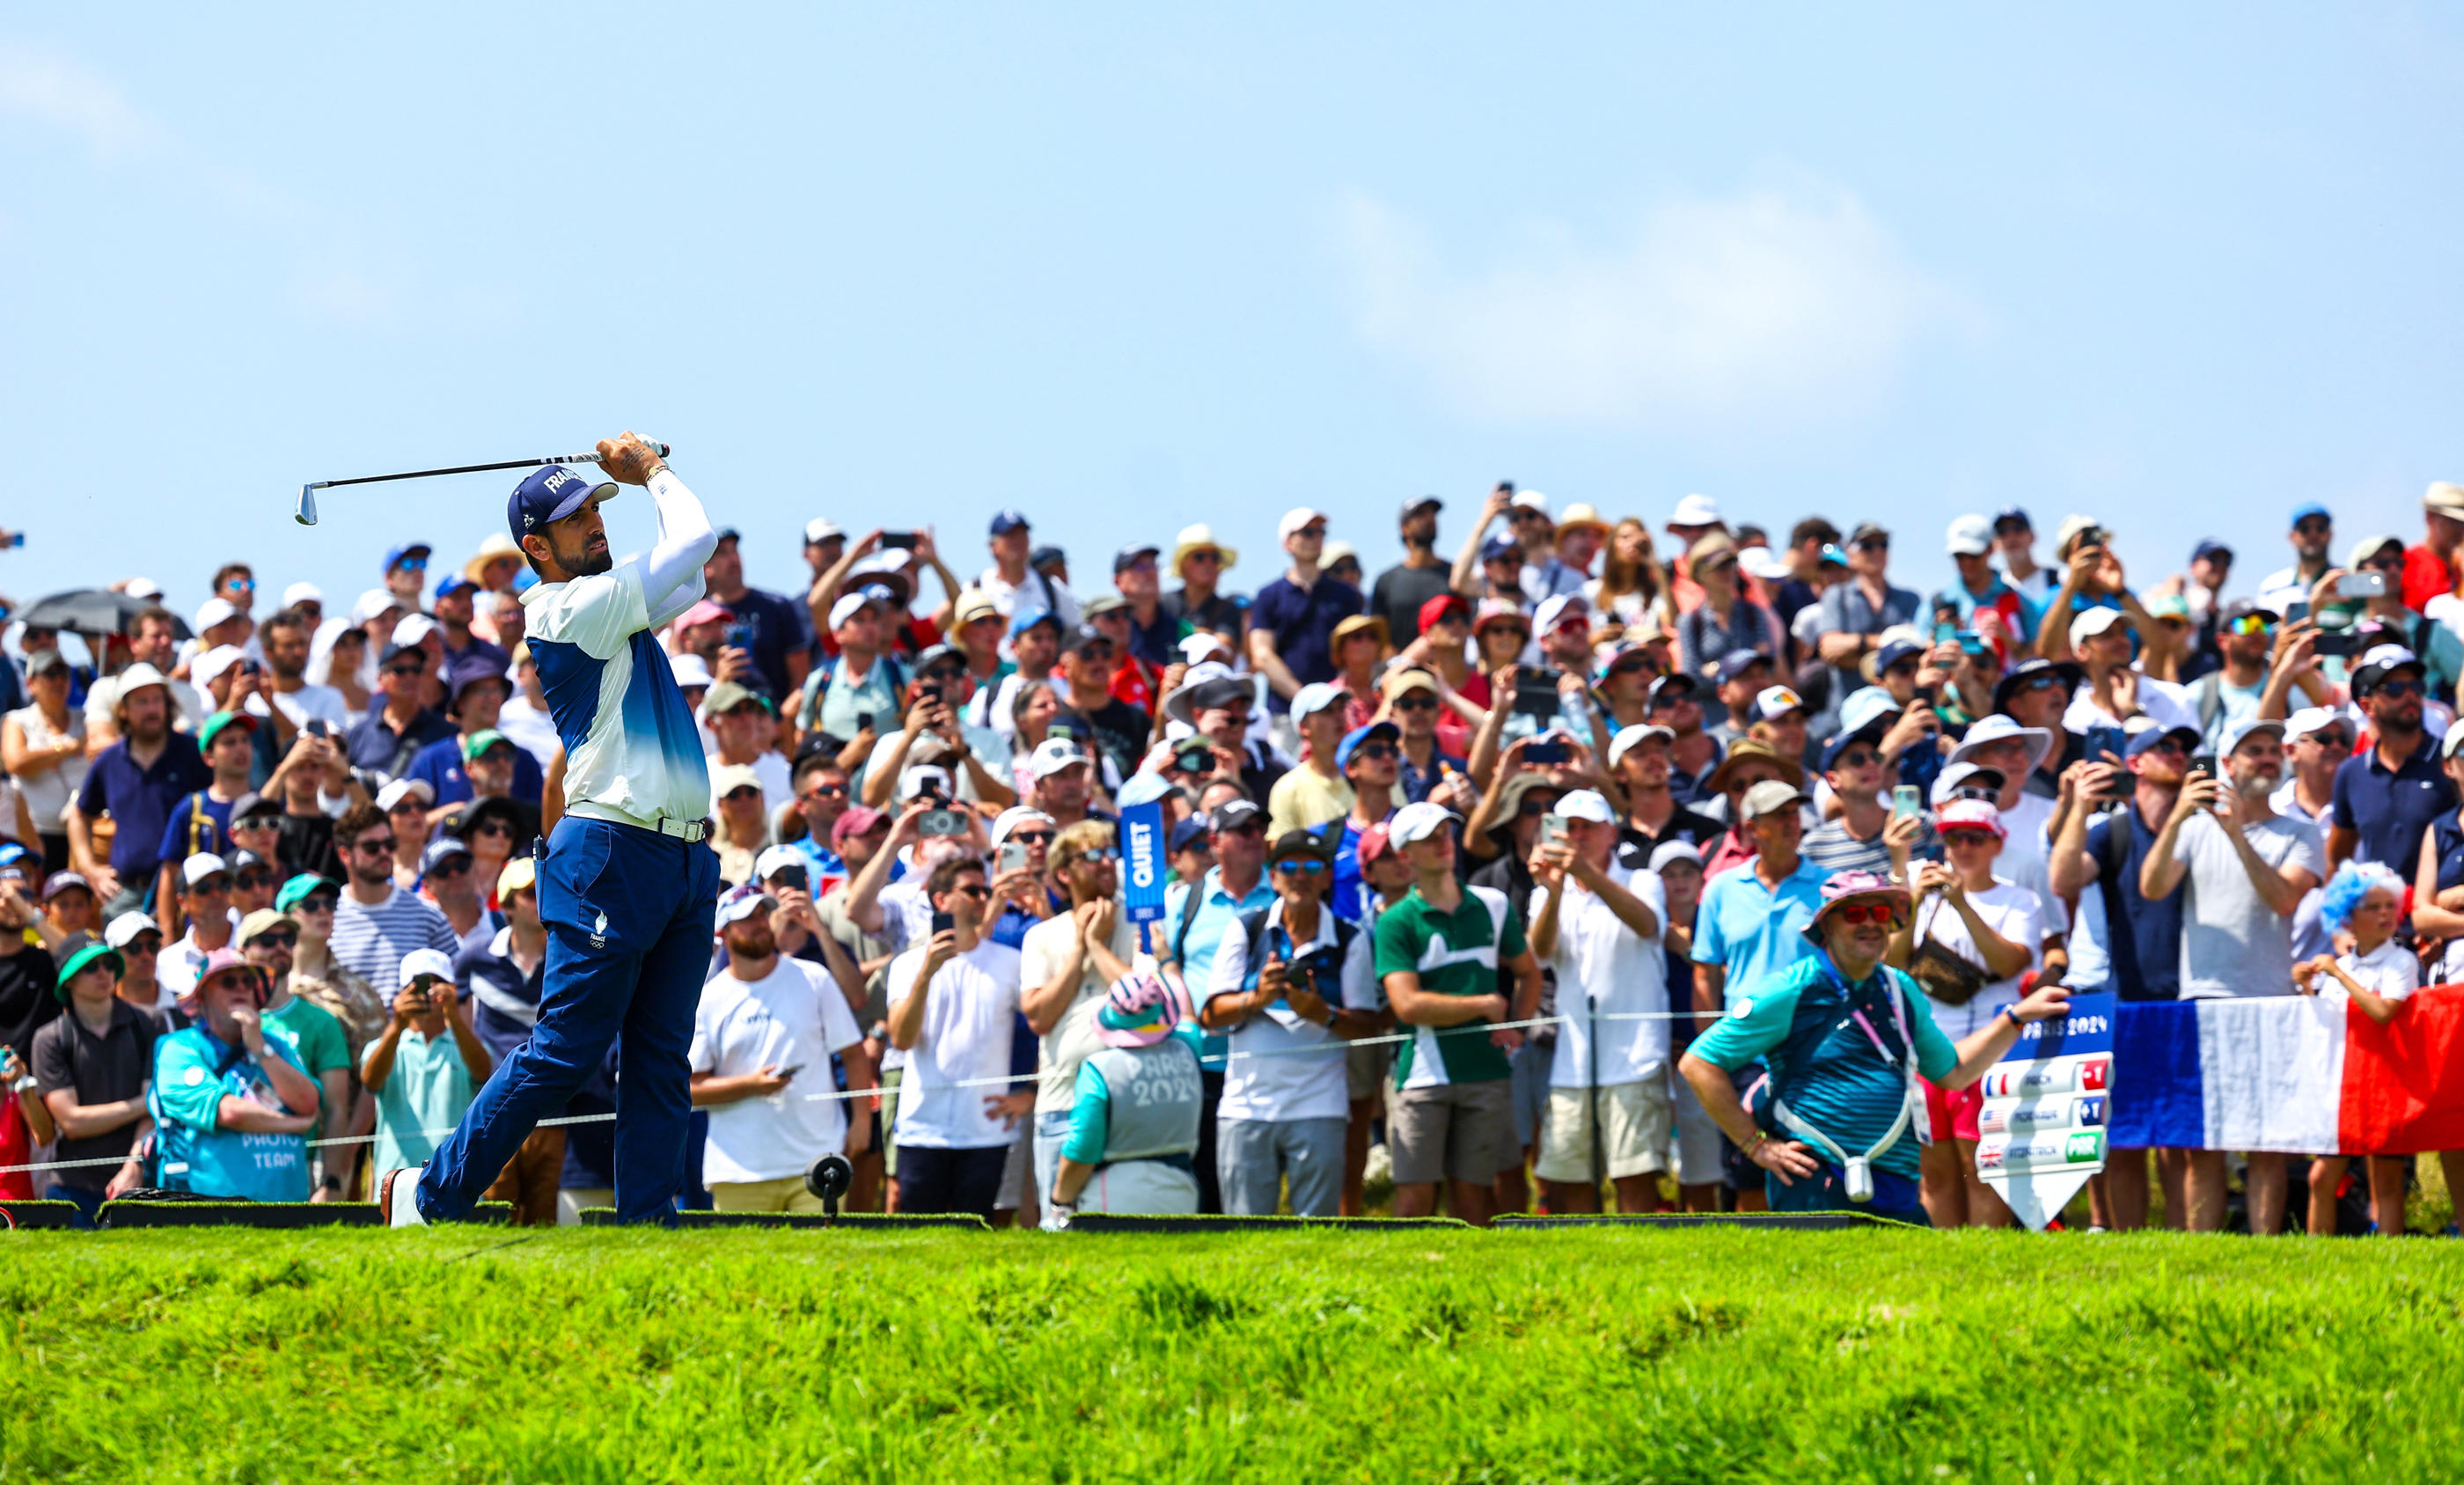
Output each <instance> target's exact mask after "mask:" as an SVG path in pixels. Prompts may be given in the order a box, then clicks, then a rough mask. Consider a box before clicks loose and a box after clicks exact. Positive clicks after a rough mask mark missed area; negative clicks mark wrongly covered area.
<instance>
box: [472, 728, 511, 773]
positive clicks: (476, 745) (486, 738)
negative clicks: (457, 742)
mask: <svg viewBox="0 0 2464 1485" xmlns="http://www.w3.org/2000/svg"><path fill="white" fill-rule="evenodd" d="M513 741H514V740H513V739H511V738H509V737H507V736H505V735H504V734H503V733H501V732H498V731H497V730H496V729H495V728H494V727H482V728H480V729H479V730H478V731H476V732H474V733H473V734H471V735H470V736H469V737H467V738H465V739H463V740H462V761H463V762H464V763H466V764H467V763H469V762H470V761H471V760H472V759H473V758H476V757H478V756H479V755H480V754H481V753H484V752H486V751H487V750H488V749H490V748H492V747H495V745H496V744H497V743H505V744H507V745H508V746H510V745H512V743H513Z"/></svg>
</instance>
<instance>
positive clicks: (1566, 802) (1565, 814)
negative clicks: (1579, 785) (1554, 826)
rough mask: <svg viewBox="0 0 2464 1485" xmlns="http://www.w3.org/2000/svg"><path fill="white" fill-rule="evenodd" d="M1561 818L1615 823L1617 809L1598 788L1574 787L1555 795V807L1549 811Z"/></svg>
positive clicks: (1595, 823)
mask: <svg viewBox="0 0 2464 1485" xmlns="http://www.w3.org/2000/svg"><path fill="white" fill-rule="evenodd" d="M1550 812H1551V813H1552V814H1554V815H1556V816H1557V817H1558V818H1559V819H1561V820H1588V821H1590V822H1591V823H1592V824H1594V825H1615V824H1617V811H1616V810H1614V809H1610V808H1609V802H1608V800H1607V799H1606V798H1605V797H1604V796H1603V795H1602V794H1601V793H1600V791H1599V790H1598V789H1575V790H1574V791H1573V792H1572V793H1570V794H1561V795H1559V796H1558V797H1557V804H1556V808H1555V809H1552V810H1551V811H1550Z"/></svg>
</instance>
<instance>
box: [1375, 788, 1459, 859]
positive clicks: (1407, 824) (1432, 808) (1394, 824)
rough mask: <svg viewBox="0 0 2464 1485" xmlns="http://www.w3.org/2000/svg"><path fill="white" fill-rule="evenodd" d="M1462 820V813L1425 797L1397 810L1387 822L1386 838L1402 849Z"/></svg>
mask: <svg viewBox="0 0 2464 1485" xmlns="http://www.w3.org/2000/svg"><path fill="white" fill-rule="evenodd" d="M1462 820H1463V816H1462V815H1459V814H1457V813H1455V812H1454V811H1453V810H1451V809H1447V808H1446V807H1445V806H1443V805H1441V804H1437V803H1435V802H1434V801H1431V800H1426V799H1423V800H1421V801H1420V802H1419V803H1418V804H1412V805H1405V806H1404V807H1403V808H1402V809H1397V810H1396V811H1395V814H1394V818H1392V819H1390V820H1388V821H1387V822H1386V838H1387V839H1388V840H1390V841H1392V842H1394V844H1395V845H1396V847H1397V849H1400V848H1401V847H1404V846H1409V845H1412V844H1413V843H1415V842H1417V841H1422V840H1426V839H1428V838H1429V837H1430V836H1432V835H1435V834H1436V833H1438V832H1439V831H1442V830H1444V829H1445V828H1446V827H1447V826H1448V825H1449V824H1460V823H1461V822H1462Z"/></svg>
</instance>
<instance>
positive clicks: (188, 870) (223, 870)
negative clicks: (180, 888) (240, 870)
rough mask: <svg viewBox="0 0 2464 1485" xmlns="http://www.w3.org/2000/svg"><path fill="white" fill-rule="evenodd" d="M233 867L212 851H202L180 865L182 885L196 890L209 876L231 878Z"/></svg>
mask: <svg viewBox="0 0 2464 1485" xmlns="http://www.w3.org/2000/svg"><path fill="white" fill-rule="evenodd" d="M229 875H231V867H230V866H228V865H227V864H225V863H224V861H223V858H222V857H220V856H218V855H216V854H214V853H212V852H210V851H200V852H198V853H195V854H193V855H191V856H189V857H188V858H187V860H185V861H183V862H181V863H180V881H181V884H182V885H184V886H187V887H189V888H194V887H195V886H196V885H197V883H199V882H201V881H204V880H205V879H206V878H207V877H209V876H229Z"/></svg>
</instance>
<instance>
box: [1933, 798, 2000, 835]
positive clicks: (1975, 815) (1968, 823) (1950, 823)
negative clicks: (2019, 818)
mask: <svg viewBox="0 0 2464 1485" xmlns="http://www.w3.org/2000/svg"><path fill="white" fill-rule="evenodd" d="M1933 821H1934V827H1935V829H1937V830H1939V831H1943V832H1944V833H1945V834H1948V833H1949V832H1950V831H1962V830H1966V831H1992V833H1993V837H1994V838H1995V839H1996V840H1999V839H2002V838H2004V836H2005V834H2006V832H2005V831H2004V830H2003V829H2002V811H2001V810H1999V809H1995V808H1993V806H1991V805H1990V804H1988V803H1986V802H1985V801H1984V800H1981V799H1954V800H1952V801H1951V802H1950V803H1949V804H1947V805H1945V806H1943V807H1942V809H1939V810H1936V811H1935V813H1934V817H1933Z"/></svg>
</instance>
